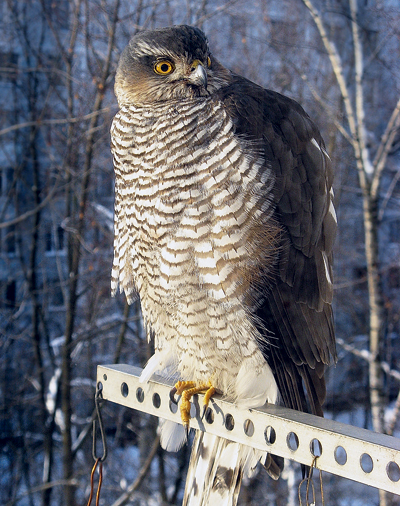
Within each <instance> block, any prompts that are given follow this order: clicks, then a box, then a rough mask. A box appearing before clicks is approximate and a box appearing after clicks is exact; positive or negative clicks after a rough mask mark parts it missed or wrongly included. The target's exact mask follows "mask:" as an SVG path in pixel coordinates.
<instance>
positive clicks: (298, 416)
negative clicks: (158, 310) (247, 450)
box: [97, 365, 400, 495]
mask: <svg viewBox="0 0 400 506" xmlns="http://www.w3.org/2000/svg"><path fill="white" fill-rule="evenodd" d="M141 372H142V370H141V369H140V368H138V367H133V366H129V365H106V366H98V367H97V381H98V382H101V383H102V385H103V399H105V400H109V401H112V402H115V403H117V404H121V405H123V406H127V407H129V408H133V409H137V410H139V411H143V412H145V413H149V414H152V415H155V416H159V417H161V418H165V419H168V420H172V421H174V422H177V423H181V419H180V413H179V410H178V409H177V406H176V405H174V404H173V403H172V402H171V401H170V398H169V392H170V390H171V387H172V386H173V383H172V382H170V381H167V380H165V379H164V378H161V377H159V376H153V378H152V379H151V380H150V381H149V382H148V383H140V382H139V376H140V374H141ZM199 398H200V400H199ZM201 398H202V395H199V396H195V397H194V399H193V403H192V412H191V416H192V419H191V421H190V426H191V427H193V428H194V429H200V430H202V431H205V432H209V433H211V434H215V435H217V436H220V437H224V438H226V439H230V440H231V441H236V442H238V443H242V444H244V445H247V446H252V447H254V448H257V449H261V450H264V451H266V452H269V453H273V454H275V455H279V456H281V457H285V458H288V459H291V460H295V461H296V462H299V463H301V464H306V465H308V466H311V464H312V463H313V461H314V460H315V457H316V456H317V457H318V458H317V459H316V461H315V464H314V466H315V467H316V468H317V469H320V470H322V471H328V472H329V473H333V474H336V475H338V476H343V477H344V478H348V479H350V480H354V481H357V482H359V483H364V484H366V485H370V486H372V487H376V488H380V489H382V490H386V491H388V492H392V493H394V494H399V495H400V440H399V439H398V438H395V437H392V436H387V435H385V434H378V433H375V432H372V431H369V430H365V429H360V428H358V427H353V426H351V425H346V424H343V423H340V422H335V421H333V420H328V419H325V418H319V417H317V416H313V415H309V414H306V413H301V412H298V411H294V410H291V409H287V408H284V407H282V406H274V405H266V406H264V407H262V408H257V409H238V408H237V407H236V406H235V405H234V404H232V403H229V402H226V401H224V400H222V399H221V398H220V397H219V396H218V395H216V396H214V397H213V398H212V399H211V402H210V407H209V408H208V410H207V412H206V415H205V417H204V419H203V420H201V412H202V409H201V407H202V404H201Z"/></svg>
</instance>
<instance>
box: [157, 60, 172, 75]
mask: <svg viewBox="0 0 400 506" xmlns="http://www.w3.org/2000/svg"><path fill="white" fill-rule="evenodd" d="M174 70H175V66H174V65H173V63H171V62H170V61H168V60H161V61H158V62H157V63H156V64H155V65H154V72H155V73H156V74H160V75H162V76H165V75H167V74H171V72H173V71H174Z"/></svg>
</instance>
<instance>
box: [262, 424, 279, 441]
mask: <svg viewBox="0 0 400 506" xmlns="http://www.w3.org/2000/svg"><path fill="white" fill-rule="evenodd" d="M264 438H265V442H266V443H267V445H273V444H274V443H275V441H276V432H275V429H274V428H273V427H271V425H268V427H266V429H265V431H264Z"/></svg>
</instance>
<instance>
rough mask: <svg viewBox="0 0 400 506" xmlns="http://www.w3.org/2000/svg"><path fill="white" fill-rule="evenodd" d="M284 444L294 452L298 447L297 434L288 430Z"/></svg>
mask: <svg viewBox="0 0 400 506" xmlns="http://www.w3.org/2000/svg"><path fill="white" fill-rule="evenodd" d="M286 444H287V445H288V448H289V450H292V452H295V451H296V450H297V448H298V447H299V438H298V436H297V434H295V433H294V432H289V434H288V435H287V438H286Z"/></svg>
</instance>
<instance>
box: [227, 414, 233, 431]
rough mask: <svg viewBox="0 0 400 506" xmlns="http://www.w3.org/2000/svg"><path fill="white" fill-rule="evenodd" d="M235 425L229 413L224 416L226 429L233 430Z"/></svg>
mask: <svg viewBox="0 0 400 506" xmlns="http://www.w3.org/2000/svg"><path fill="white" fill-rule="evenodd" d="M234 427H235V419H234V418H233V416H232V415H230V414H229V413H228V414H227V415H226V417H225V428H226V429H227V430H233V428H234Z"/></svg>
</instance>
